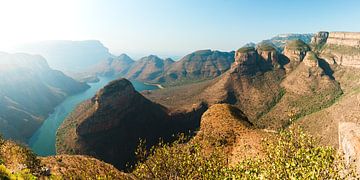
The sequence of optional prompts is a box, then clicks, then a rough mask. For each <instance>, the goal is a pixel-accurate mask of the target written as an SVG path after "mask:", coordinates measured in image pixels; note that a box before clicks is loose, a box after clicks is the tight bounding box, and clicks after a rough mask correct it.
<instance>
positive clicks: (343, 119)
mask: <svg viewBox="0 0 360 180" xmlns="http://www.w3.org/2000/svg"><path fill="white" fill-rule="evenodd" d="M316 38H317V39H322V41H321V42H322V43H320V44H319V43H318V44H316V43H315V44H314V45H315V46H320V48H319V54H320V57H321V58H323V59H324V62H329V65H328V68H330V70H331V72H332V73H333V74H332V75H333V77H334V79H336V80H337V81H338V82H339V83H340V86H341V89H342V90H343V92H344V94H343V95H342V96H341V98H339V99H337V101H336V103H335V104H334V105H332V106H330V107H328V108H325V109H323V110H321V111H319V112H316V113H313V114H311V115H308V116H306V117H304V118H302V119H300V121H298V122H297V123H296V125H300V126H303V127H304V128H305V129H306V130H307V131H308V132H309V133H310V134H312V135H313V136H315V137H317V138H319V139H320V140H321V143H323V144H326V145H332V146H334V147H335V148H338V147H339V142H338V141H339V134H340V132H339V131H338V129H339V124H341V123H347V122H349V123H355V124H359V123H360V122H359V119H360V117H359V114H360V113H359V104H360V101H359V100H360V91H359V89H360V81H359V79H360V73H359V72H360V71H359V68H358V67H359V66H358V63H359V62H360V59H358V58H357V54H360V48H359V41H360V33H345V32H330V33H328V32H319V33H318V34H317V36H316ZM314 42H318V41H315V40H314Z"/></svg>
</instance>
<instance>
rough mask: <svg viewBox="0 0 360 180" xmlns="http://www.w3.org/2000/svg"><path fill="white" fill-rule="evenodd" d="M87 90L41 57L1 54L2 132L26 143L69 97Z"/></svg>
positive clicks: (0, 112)
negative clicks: (51, 113)
mask: <svg viewBox="0 0 360 180" xmlns="http://www.w3.org/2000/svg"><path fill="white" fill-rule="evenodd" d="M87 88H89V86H88V85H87V84H84V83H79V82H77V81H75V80H74V79H72V78H70V77H68V76H66V75H64V74H63V73H62V72H60V71H57V70H53V69H51V68H50V67H49V65H48V64H47V62H46V60H45V59H44V58H43V57H41V56H39V55H29V54H23V53H18V54H8V53H0V132H1V133H3V134H4V136H5V137H7V138H12V139H17V140H22V141H26V140H27V139H28V138H30V137H31V136H32V134H33V133H34V132H35V131H36V130H37V128H38V127H39V126H40V125H41V123H42V121H43V120H44V119H45V118H46V117H47V116H48V114H49V113H50V112H52V111H53V109H54V107H55V106H56V105H58V104H59V103H60V102H62V101H63V100H64V99H65V97H66V96H68V95H72V94H75V93H78V92H81V91H84V90H85V89H87Z"/></svg>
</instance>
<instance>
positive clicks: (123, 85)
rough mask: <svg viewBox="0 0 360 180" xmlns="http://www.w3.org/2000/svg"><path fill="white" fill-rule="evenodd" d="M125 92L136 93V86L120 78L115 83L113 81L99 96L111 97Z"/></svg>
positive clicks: (100, 91)
mask: <svg viewBox="0 0 360 180" xmlns="http://www.w3.org/2000/svg"><path fill="white" fill-rule="evenodd" d="M123 91H126V92H133V91H135V88H134V86H133V85H132V84H131V82H130V81H129V80H127V79H125V78H120V79H117V80H114V81H111V82H110V83H108V84H107V85H106V86H104V87H103V88H102V89H101V90H99V92H98V93H97V96H111V95H113V94H117V93H119V92H120V93H121V92H123Z"/></svg>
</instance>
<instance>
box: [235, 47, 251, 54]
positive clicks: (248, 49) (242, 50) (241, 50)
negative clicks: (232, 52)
mask: <svg viewBox="0 0 360 180" xmlns="http://www.w3.org/2000/svg"><path fill="white" fill-rule="evenodd" d="M249 51H255V48H254V47H242V48H240V49H238V50H237V52H239V53H245V52H249Z"/></svg>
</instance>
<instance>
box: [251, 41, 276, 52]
mask: <svg viewBox="0 0 360 180" xmlns="http://www.w3.org/2000/svg"><path fill="white" fill-rule="evenodd" d="M256 48H257V49H258V50H260V51H276V48H275V47H274V46H273V45H272V44H270V43H261V44H259V45H257V46H256Z"/></svg>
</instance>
